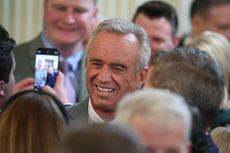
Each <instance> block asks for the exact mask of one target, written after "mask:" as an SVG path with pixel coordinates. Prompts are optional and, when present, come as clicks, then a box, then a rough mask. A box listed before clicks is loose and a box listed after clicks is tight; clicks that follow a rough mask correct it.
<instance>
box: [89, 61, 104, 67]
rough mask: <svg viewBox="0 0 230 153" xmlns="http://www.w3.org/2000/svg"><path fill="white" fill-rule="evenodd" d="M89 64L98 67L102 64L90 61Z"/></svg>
mask: <svg viewBox="0 0 230 153" xmlns="http://www.w3.org/2000/svg"><path fill="white" fill-rule="evenodd" d="M91 65H93V66H97V67H99V66H101V65H102V64H101V63H98V62H92V63H91Z"/></svg>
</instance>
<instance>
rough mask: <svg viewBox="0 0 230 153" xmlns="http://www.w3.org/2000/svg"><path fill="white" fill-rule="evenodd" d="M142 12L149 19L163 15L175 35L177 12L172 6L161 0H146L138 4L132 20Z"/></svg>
mask: <svg viewBox="0 0 230 153" xmlns="http://www.w3.org/2000/svg"><path fill="white" fill-rule="evenodd" d="M140 13H143V14H144V15H146V16H147V17H149V18H150V19H152V18H160V17H164V18H166V19H167V20H168V22H169V23H170V25H171V27H172V34H173V35H175V34H176V33H177V30H178V18H177V12H176V10H175V9H174V7H173V6H171V5H169V4H168V3H166V2H163V1H148V2H146V3H144V4H143V5H141V6H139V7H138V9H137V11H136V13H135V14H134V16H133V22H135V20H136V17H137V16H138V15H139V14H140Z"/></svg>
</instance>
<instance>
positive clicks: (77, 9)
mask: <svg viewBox="0 0 230 153" xmlns="http://www.w3.org/2000/svg"><path fill="white" fill-rule="evenodd" d="M74 12H75V13H79V14H82V13H85V12H87V9H84V8H75V9H74Z"/></svg>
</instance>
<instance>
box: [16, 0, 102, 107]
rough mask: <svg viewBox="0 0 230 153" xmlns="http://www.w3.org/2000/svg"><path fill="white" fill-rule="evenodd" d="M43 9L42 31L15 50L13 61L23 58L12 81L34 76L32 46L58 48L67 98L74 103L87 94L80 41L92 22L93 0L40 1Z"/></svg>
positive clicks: (91, 25)
mask: <svg viewBox="0 0 230 153" xmlns="http://www.w3.org/2000/svg"><path fill="white" fill-rule="evenodd" d="M43 11H44V16H43V24H44V25H43V30H42V32H41V33H40V34H39V35H38V36H37V37H36V38H35V39H33V40H31V41H30V42H27V43H24V44H21V45H19V46H17V47H16V49H15V50H16V52H15V59H16V62H17V63H19V62H20V61H21V60H23V62H20V65H18V66H17V67H16V70H15V76H16V80H17V81H19V80H21V79H23V78H25V77H29V76H30V77H33V76H34V61H35V56H34V54H35V50H36V48H38V47H46V48H58V49H59V50H60V54H61V58H60V61H61V63H60V67H61V68H62V72H63V73H65V85H66V89H67V91H68V92H67V93H68V98H69V99H70V102H72V104H74V103H76V102H78V101H81V100H82V99H84V98H86V97H87V95H88V94H87V90H86V85H85V84H86V82H85V65H84V64H85V62H84V56H85V51H84V50H85V49H84V47H83V41H84V40H85V39H86V37H87V36H88V33H89V32H90V31H91V29H92V27H93V25H94V24H95V23H94V22H96V18H97V13H98V7H97V0H44V10H43Z"/></svg>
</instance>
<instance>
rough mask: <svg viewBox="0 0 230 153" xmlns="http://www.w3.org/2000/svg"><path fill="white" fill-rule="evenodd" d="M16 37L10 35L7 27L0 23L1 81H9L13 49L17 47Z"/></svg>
mask: <svg viewBox="0 0 230 153" xmlns="http://www.w3.org/2000/svg"><path fill="white" fill-rule="evenodd" d="M15 45H16V43H15V41H14V39H12V38H10V37H9V33H8V32H7V31H6V29H5V28H4V27H3V26H2V25H0V63H1V64H0V81H1V80H3V81H5V82H6V83H8V81H9V75H10V71H11V69H12V67H13V57H12V53H11V51H12V50H13V49H14V48H15Z"/></svg>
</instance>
